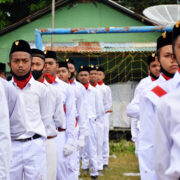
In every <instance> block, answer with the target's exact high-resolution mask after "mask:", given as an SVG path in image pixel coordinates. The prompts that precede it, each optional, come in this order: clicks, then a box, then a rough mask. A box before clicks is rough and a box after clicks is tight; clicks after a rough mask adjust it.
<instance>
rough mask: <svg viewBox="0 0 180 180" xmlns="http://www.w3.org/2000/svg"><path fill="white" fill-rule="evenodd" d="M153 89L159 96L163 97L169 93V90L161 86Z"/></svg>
mask: <svg viewBox="0 0 180 180" xmlns="http://www.w3.org/2000/svg"><path fill="white" fill-rule="evenodd" d="M151 91H152V92H154V93H155V94H156V95H157V96H159V97H162V96H164V95H165V94H167V92H166V91H165V90H164V89H162V88H161V87H160V86H156V87H155V88H153V89H152V90H151Z"/></svg>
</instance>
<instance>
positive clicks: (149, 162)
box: [138, 147, 158, 180]
mask: <svg viewBox="0 0 180 180" xmlns="http://www.w3.org/2000/svg"><path fill="white" fill-rule="evenodd" d="M138 160H139V169H140V176H141V180H158V177H157V175H156V173H155V169H154V147H150V148H147V149H139V151H138Z"/></svg>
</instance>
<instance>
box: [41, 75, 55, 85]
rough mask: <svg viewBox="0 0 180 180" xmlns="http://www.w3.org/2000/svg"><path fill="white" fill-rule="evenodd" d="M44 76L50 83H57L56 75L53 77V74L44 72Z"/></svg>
mask: <svg viewBox="0 0 180 180" xmlns="http://www.w3.org/2000/svg"><path fill="white" fill-rule="evenodd" d="M43 77H44V78H45V79H46V81H47V82H48V83H49V84H52V83H55V82H56V81H55V79H56V77H53V76H51V75H50V74H43Z"/></svg>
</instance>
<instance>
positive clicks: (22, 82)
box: [13, 73, 32, 89]
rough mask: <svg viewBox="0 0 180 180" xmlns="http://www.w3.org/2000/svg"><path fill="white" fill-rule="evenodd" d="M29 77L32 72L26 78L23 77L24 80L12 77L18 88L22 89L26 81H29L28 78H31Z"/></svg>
mask: <svg viewBox="0 0 180 180" xmlns="http://www.w3.org/2000/svg"><path fill="white" fill-rule="evenodd" d="M31 77H32V73H30V75H29V77H28V78H26V79H24V80H22V81H20V80H18V79H16V78H15V77H13V79H14V82H15V83H16V84H17V86H18V87H19V88H20V89H23V88H24V87H25V86H26V85H27V83H28V82H29V80H30V79H31Z"/></svg>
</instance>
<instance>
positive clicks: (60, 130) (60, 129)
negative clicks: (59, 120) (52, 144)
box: [57, 127, 66, 132]
mask: <svg viewBox="0 0 180 180" xmlns="http://www.w3.org/2000/svg"><path fill="white" fill-rule="evenodd" d="M57 130H58V131H59V132H62V131H65V130H66V129H62V128H60V127H59V128H57Z"/></svg>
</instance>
